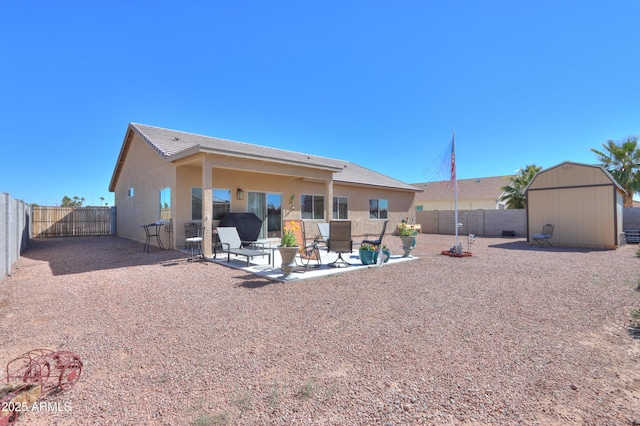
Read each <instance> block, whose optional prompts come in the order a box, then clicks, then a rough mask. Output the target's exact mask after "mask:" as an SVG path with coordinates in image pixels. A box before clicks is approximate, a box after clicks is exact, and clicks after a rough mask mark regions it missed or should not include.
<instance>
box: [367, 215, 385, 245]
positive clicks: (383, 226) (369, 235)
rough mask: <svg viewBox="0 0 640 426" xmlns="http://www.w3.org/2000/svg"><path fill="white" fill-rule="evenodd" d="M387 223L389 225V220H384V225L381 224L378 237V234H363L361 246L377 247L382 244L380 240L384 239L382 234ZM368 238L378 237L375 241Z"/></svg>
mask: <svg viewBox="0 0 640 426" xmlns="http://www.w3.org/2000/svg"><path fill="white" fill-rule="evenodd" d="M387 223H389V220H388V219H387V220H385V221H384V223H383V224H382V232H380V235H378V234H364V240H362V244H371V245H374V246H379V245H381V244H382V239H383V238H384V233H385V231H386V230H387ZM370 237H378V238H376V239H374V238H370Z"/></svg>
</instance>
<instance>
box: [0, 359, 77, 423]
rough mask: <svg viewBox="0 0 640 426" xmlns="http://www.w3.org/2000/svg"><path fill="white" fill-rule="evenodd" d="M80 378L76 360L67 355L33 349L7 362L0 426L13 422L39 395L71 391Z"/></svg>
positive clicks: (1, 391) (0, 393)
mask: <svg viewBox="0 0 640 426" xmlns="http://www.w3.org/2000/svg"><path fill="white" fill-rule="evenodd" d="M81 374H82V361H81V360H80V357H79V356H78V355H76V354H75V353H73V352H70V351H52V350H50V349H34V350H31V351H29V352H27V353H24V354H22V355H20V356H19V357H17V358H15V359H13V360H11V361H9V363H8V364H7V370H6V378H7V384H6V385H0V403H2V407H0V408H2V409H5V411H2V412H0V426H5V425H8V424H10V423H13V422H15V421H16V419H17V416H18V413H19V411H20V410H16V407H24V406H25V404H32V403H34V402H35V400H36V399H38V397H39V396H40V395H42V394H50V393H54V392H55V393H57V392H62V391H65V390H68V389H70V388H72V387H73V386H74V385H75V384H76V383H77V382H78V380H79V379H80V375H81ZM22 411H24V410H22Z"/></svg>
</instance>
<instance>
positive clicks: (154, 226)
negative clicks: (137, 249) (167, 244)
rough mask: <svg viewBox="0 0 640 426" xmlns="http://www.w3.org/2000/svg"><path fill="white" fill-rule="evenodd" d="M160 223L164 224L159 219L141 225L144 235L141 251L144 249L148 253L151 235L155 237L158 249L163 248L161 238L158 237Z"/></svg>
mask: <svg viewBox="0 0 640 426" xmlns="http://www.w3.org/2000/svg"><path fill="white" fill-rule="evenodd" d="M162 225H164V222H159V221H158V222H153V223H148V224H146V225H141V226H142V227H143V228H144V233H145V235H146V239H145V241H144V247H143V249H142V251H146V252H147V253H149V247H150V246H151V238H153V237H156V241H158V246H159V247H160V249H162V250H164V245H162V240H161V239H160V228H161V227H162Z"/></svg>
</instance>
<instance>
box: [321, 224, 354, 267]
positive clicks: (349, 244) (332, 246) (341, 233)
mask: <svg viewBox="0 0 640 426" xmlns="http://www.w3.org/2000/svg"><path fill="white" fill-rule="evenodd" d="M352 250H353V240H352V239H351V221H347V220H332V221H331V222H329V241H328V242H327V251H333V252H335V253H338V258H337V259H336V260H335V261H333V262H331V263H330V264H329V266H332V267H344V266H351V264H350V263H349V262H347V261H346V260H344V258H343V257H342V253H351V251H352Z"/></svg>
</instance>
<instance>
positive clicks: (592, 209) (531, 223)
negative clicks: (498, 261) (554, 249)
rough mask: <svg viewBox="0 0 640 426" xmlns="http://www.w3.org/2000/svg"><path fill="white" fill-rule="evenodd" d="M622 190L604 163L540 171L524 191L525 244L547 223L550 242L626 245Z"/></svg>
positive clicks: (565, 165)
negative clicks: (551, 230) (550, 226)
mask: <svg viewBox="0 0 640 426" xmlns="http://www.w3.org/2000/svg"><path fill="white" fill-rule="evenodd" d="M624 194H625V191H624V189H622V187H621V186H620V185H619V184H618V183H617V182H616V180H615V179H614V178H613V176H611V174H610V173H609V172H608V171H607V170H606V169H604V168H603V167H602V166H598V165H590V164H581V163H574V162H571V161H565V162H563V163H560V164H558V165H556V166H553V167H549V168H547V169H544V170H541V171H540V172H538V173H537V174H536V175H535V177H534V178H533V179H532V180H531V182H530V183H529V186H527V189H526V198H527V235H528V241H529V243H531V242H532V241H533V240H532V234H534V233H537V232H540V231H541V230H542V227H543V226H544V225H545V224H547V223H550V224H553V225H554V227H555V228H554V232H553V237H552V238H551V239H550V241H551V243H552V244H553V245H554V246H556V245H558V246H571V247H591V248H609V249H615V248H617V247H618V246H620V245H621V244H624V233H623V228H622V212H623V206H624V203H623V196H624Z"/></svg>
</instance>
